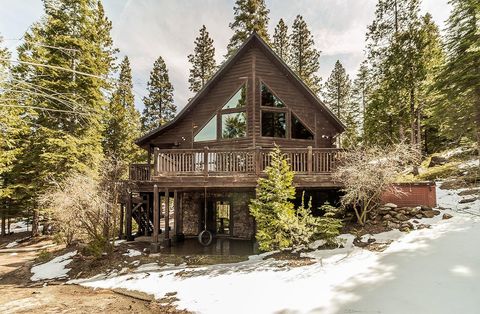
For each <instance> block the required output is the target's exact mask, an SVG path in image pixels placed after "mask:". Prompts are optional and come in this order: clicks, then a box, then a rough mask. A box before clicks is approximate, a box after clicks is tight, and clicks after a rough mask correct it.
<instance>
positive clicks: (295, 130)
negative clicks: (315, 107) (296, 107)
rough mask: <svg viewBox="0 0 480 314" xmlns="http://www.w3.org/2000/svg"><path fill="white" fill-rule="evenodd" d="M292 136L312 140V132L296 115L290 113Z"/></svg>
mask: <svg viewBox="0 0 480 314" xmlns="http://www.w3.org/2000/svg"><path fill="white" fill-rule="evenodd" d="M292 138H297V139H303V140H313V134H312V132H310V131H309V130H308V129H307V128H306V127H305V126H304V125H303V123H302V122H300V120H298V118H297V117H295V116H294V115H293V114H292Z"/></svg>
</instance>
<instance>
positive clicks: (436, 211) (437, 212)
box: [432, 209, 440, 216]
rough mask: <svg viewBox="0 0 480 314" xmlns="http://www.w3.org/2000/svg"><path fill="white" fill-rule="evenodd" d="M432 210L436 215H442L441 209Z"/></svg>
mask: <svg viewBox="0 0 480 314" xmlns="http://www.w3.org/2000/svg"><path fill="white" fill-rule="evenodd" d="M432 212H433V213H434V214H435V216H437V215H440V211H439V210H436V209H434V210H432Z"/></svg>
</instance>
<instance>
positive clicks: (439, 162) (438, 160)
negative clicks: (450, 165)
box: [428, 156, 448, 168]
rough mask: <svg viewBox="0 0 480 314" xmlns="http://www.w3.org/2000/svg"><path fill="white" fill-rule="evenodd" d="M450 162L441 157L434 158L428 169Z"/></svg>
mask: <svg viewBox="0 0 480 314" xmlns="http://www.w3.org/2000/svg"><path fill="white" fill-rule="evenodd" d="M447 162H448V159H447V158H445V157H440V156H432V158H431V159H430V163H429V164H428V168H431V167H435V166H440V165H444V164H446V163H447Z"/></svg>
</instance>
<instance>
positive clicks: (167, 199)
mask: <svg viewBox="0 0 480 314" xmlns="http://www.w3.org/2000/svg"><path fill="white" fill-rule="evenodd" d="M169 229H170V193H169V192H168V188H166V189H165V241H166V242H168V240H169V239H170V231H169Z"/></svg>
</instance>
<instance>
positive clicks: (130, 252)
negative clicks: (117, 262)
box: [123, 249, 142, 257]
mask: <svg viewBox="0 0 480 314" xmlns="http://www.w3.org/2000/svg"><path fill="white" fill-rule="evenodd" d="M123 255H125V256H128V257H135V256H139V255H142V252H140V251H137V250H134V249H128V250H127V253H124V254H123Z"/></svg>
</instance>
